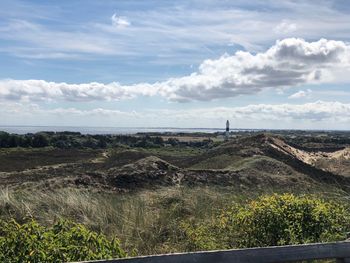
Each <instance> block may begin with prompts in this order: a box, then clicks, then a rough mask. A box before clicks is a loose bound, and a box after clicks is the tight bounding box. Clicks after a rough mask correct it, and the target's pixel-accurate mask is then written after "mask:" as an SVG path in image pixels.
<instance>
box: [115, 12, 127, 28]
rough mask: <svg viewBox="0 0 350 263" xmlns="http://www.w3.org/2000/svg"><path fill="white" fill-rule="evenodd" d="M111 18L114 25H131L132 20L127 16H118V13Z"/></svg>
mask: <svg viewBox="0 0 350 263" xmlns="http://www.w3.org/2000/svg"><path fill="white" fill-rule="evenodd" d="M111 20H112V25H113V26H115V27H117V28H125V27H128V26H130V22H129V21H128V20H127V19H126V18H125V17H121V16H117V14H116V13H114V14H113V15H112V17H111Z"/></svg>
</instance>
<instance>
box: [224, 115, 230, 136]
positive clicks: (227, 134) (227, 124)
mask: <svg viewBox="0 0 350 263" xmlns="http://www.w3.org/2000/svg"><path fill="white" fill-rule="evenodd" d="M229 136H230V122H229V121H228V120H227V121H226V132H225V141H228V138H229Z"/></svg>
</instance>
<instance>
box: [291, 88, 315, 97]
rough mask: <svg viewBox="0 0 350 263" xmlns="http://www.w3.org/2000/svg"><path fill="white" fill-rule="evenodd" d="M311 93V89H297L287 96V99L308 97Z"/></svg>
mask: <svg viewBox="0 0 350 263" xmlns="http://www.w3.org/2000/svg"><path fill="white" fill-rule="evenodd" d="M311 93H312V90H311V89H307V90H306V91H304V90H299V91H298V92H296V93H294V94H292V95H290V96H289V97H288V99H300V98H306V97H310V96H311Z"/></svg>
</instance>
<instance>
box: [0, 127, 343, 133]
mask: <svg viewBox="0 0 350 263" xmlns="http://www.w3.org/2000/svg"><path fill="white" fill-rule="evenodd" d="M0 131H4V132H8V133H15V134H27V133H37V132H64V131H68V132H80V133H81V134H91V135H94V134H96V135H98V134H100V135H103V134H125V135H126V134H130V135H132V134H138V133H222V132H224V131H225V128H224V127H223V128H182V127H94V126H29V125H28V126H26V125H0ZM230 131H231V132H254V131H256V132H258V131H307V132H313V131H314V132H322V131H324V132H347V131H349V130H326V129H324V130H321V129H320V130H316V129H315V130H311V129H259V128H256V129H247V128H233V129H230Z"/></svg>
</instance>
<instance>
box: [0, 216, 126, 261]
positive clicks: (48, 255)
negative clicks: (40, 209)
mask: <svg viewBox="0 0 350 263" xmlns="http://www.w3.org/2000/svg"><path fill="white" fill-rule="evenodd" d="M124 256H126V255H125V252H124V251H123V250H122V249H121V248H120V244H119V241H118V240H117V239H113V240H111V241H110V240H108V239H107V238H106V237H105V236H104V235H101V234H97V233H96V232H92V231H89V230H87V229H86V228H85V227H84V226H83V225H80V224H75V223H72V222H68V221H59V222H58V223H56V224H55V225H53V226H52V227H50V228H46V227H43V226H41V225H39V224H38V223H37V222H35V221H31V222H29V223H26V224H23V225H20V224H18V223H17V222H16V221H14V220H11V221H10V222H5V221H0V262H31V263H35V262H67V261H82V260H94V259H108V258H119V257H124Z"/></svg>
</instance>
